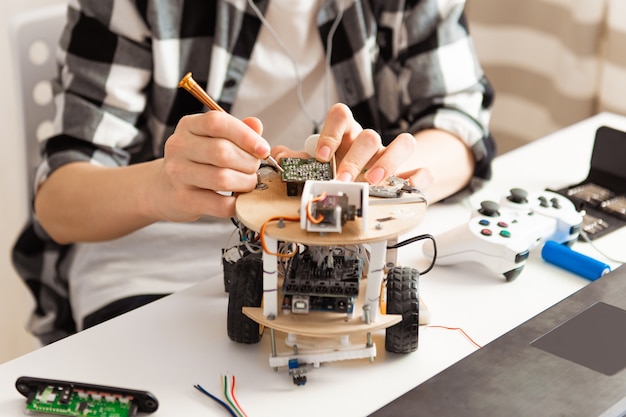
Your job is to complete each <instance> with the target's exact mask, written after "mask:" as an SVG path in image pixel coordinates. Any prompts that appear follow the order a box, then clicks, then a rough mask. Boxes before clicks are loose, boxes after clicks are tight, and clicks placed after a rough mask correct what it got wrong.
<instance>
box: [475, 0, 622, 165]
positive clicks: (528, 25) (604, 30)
mask: <svg viewBox="0 0 626 417" xmlns="http://www.w3.org/2000/svg"><path fill="white" fill-rule="evenodd" d="M466 4H467V7H466V10H467V13H468V18H469V22H470V31H471V33H472V35H473V38H474V42H475V45H476V51H477V53H478V57H479V59H480V60H481V63H482V66H483V68H484V70H485V73H486V74H487V77H488V78H489V79H490V81H491V82H492V83H493V85H494V88H495V90H496V100H495V106H494V112H493V118H492V124H491V127H492V131H493V133H494V137H495V138H496V141H497V142H498V145H499V151H500V153H502V152H506V151H507V150H510V149H513V148H515V147H518V146H521V145H524V144H526V143H528V142H531V141H533V140H536V139H538V138H541V137H542V136H545V135H547V134H548V133H551V132H553V131H555V130H557V129H560V128H563V127H565V126H568V125H570V124H572V123H575V122H578V121H580V120H582V119H584V118H587V117H589V116H591V115H593V114H596V113H598V112H600V111H611V112H614V113H621V114H626V101H624V99H623V97H624V93H625V92H626V59H625V58H624V56H625V55H624V53H623V45H625V44H626V20H625V19H624V14H625V13H626V2H624V1H623V0H524V1H520V0H467V3H466Z"/></svg>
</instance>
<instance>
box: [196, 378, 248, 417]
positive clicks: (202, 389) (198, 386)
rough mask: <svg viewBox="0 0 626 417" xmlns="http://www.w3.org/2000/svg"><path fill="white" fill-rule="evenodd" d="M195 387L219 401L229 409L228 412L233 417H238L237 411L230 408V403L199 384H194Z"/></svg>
mask: <svg viewBox="0 0 626 417" xmlns="http://www.w3.org/2000/svg"><path fill="white" fill-rule="evenodd" d="M194 388H196V389H197V390H198V391H200V392H201V393H203V394H205V395H207V396H209V397H210V398H211V399H212V400H214V401H215V402H217V403H218V404H219V405H221V406H222V407H224V408H225V409H226V410H228V412H229V413H230V415H231V416H232V417H238V416H237V414H235V412H234V411H233V410H232V409H231V408H230V406H229V405H228V404H226V403H225V402H224V401H222V400H220V399H219V398H217V397H216V396H215V395H213V394H211V393H210V392H209V391H207V390H205V389H204V388H202V387H201V386H200V385H199V384H197V385H194Z"/></svg>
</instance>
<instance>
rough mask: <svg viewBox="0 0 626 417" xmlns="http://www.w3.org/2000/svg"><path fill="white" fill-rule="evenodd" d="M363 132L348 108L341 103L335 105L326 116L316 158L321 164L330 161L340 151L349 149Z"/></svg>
mask: <svg viewBox="0 0 626 417" xmlns="http://www.w3.org/2000/svg"><path fill="white" fill-rule="evenodd" d="M361 130H362V128H361V126H360V125H359V124H358V123H357V122H356V121H355V120H354V116H353V115H352V112H351V111H350V109H349V108H348V106H346V105H345V104H341V103H338V104H334V105H333V106H332V107H331V108H330V109H329V110H328V113H327V114H326V120H325V121H324V126H322V130H321V132H320V136H319V139H318V141H317V149H316V152H315V158H316V159H317V160H318V161H321V162H328V161H330V159H331V158H332V156H333V155H334V154H335V153H336V152H337V150H338V149H340V148H341V149H343V150H346V149H348V148H349V147H350V145H351V141H352V140H354V138H356V136H357V135H358V134H359V133H360V132H361Z"/></svg>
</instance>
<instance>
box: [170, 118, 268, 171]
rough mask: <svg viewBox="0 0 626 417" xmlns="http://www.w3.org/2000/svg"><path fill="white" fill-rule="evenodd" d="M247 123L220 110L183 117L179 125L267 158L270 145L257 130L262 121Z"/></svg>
mask: <svg viewBox="0 0 626 417" xmlns="http://www.w3.org/2000/svg"><path fill="white" fill-rule="evenodd" d="M246 121H247V123H250V124H251V125H252V127H251V126H249V125H248V124H246V123H244V122H243V121H241V120H239V119H237V118H236V117H234V116H231V115H230V114H228V113H225V112H220V111H209V112H206V113H201V114H194V115H189V116H185V117H183V118H182V119H181V120H180V121H179V125H182V127H183V128H185V129H187V130H188V131H189V132H191V133H192V134H194V135H196V136H200V137H209V138H224V139H228V140H230V141H231V142H233V143H234V144H235V145H237V146H238V147H240V148H241V149H243V150H244V151H245V152H248V153H249V154H251V155H253V156H255V157H256V158H260V159H263V158H266V157H267V156H268V155H269V154H270V145H269V143H267V141H266V140H265V139H263V137H261V135H260V134H259V133H258V132H257V131H256V130H255V128H257V129H258V128H260V129H262V125H261V123H260V121H258V119H257V121H258V123H257V121H253V120H252V118H249V119H247V120H246Z"/></svg>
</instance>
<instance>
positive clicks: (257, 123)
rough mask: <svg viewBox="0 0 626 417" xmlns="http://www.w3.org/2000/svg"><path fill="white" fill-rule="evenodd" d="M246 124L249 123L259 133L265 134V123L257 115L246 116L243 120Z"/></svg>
mask: <svg viewBox="0 0 626 417" xmlns="http://www.w3.org/2000/svg"><path fill="white" fill-rule="evenodd" d="M241 121H242V122H244V123H245V124H247V125H248V126H249V127H250V128H251V129H252V130H254V131H255V132H256V133H258V134H259V135H262V134H263V123H262V122H261V120H259V119H258V118H256V117H246V118H244V119H242V120H241Z"/></svg>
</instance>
